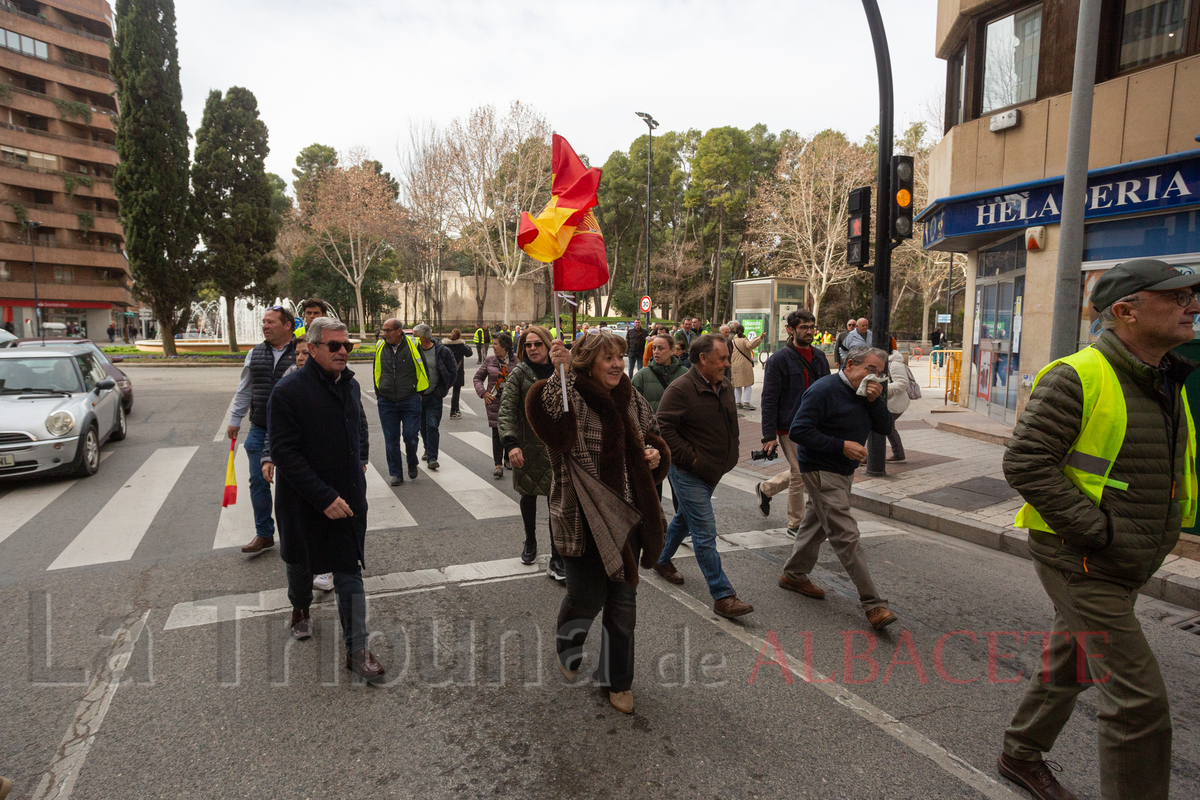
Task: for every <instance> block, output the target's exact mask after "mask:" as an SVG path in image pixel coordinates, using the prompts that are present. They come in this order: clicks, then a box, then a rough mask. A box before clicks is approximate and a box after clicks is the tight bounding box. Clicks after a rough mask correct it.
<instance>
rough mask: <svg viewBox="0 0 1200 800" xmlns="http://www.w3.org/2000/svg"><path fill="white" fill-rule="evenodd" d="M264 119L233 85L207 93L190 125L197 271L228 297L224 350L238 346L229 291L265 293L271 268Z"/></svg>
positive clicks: (274, 226) (249, 96) (274, 220)
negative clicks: (199, 248) (195, 125)
mask: <svg viewBox="0 0 1200 800" xmlns="http://www.w3.org/2000/svg"><path fill="white" fill-rule="evenodd" d="M268 151H269V148H268V147H267V126H266V124H265V123H264V122H263V121H262V120H261V119H260V118H259V116H258V101H257V100H256V99H255V98H254V94H253V93H252V92H251V91H250V90H248V89H243V88H242V87H240V86H234V87H232V88H231V89H230V90H229V91H228V92H226V93H225V97H224V98H222V97H221V93H220V92H219V91H215V90H214V91H212V92H210V93H209V95H208V102H207V103H205V105H204V118H203V120H202V121H201V123H200V128H199V129H198V130H197V131H196V160H195V163H193V164H192V191H193V192H194V199H193V209H194V216H195V219H196V223H197V226H198V228H199V231H200V237H201V238H202V239H203V240H204V251H203V252H202V253H199V254H197V266H198V271H199V274H200V277H201V278H202V279H203V280H207V281H209V282H210V283H211V284H212V285H213V286H214V287H216V289H217V290H218V291H219V292H220V293H221V294H223V295H225V298H226V300H227V303H226V315H227V317H226V325H225V327H226V330H227V331H229V350H230V352H232V353H236V352H237V351H238V347H237V337H236V331H235V329H234V324H233V317H234V302H233V301H234V298H235V297H240V296H244V295H245V294H247V293H248V292H249V291H251V290H252V289H251V287H253V290H252V291H253V293H255V294H257V295H259V296H260V297H264V298H265V293H266V291H267V284H268V282H269V281H270V279H271V277H272V276H273V275H274V274H275V272H276V270H277V269H278V263H277V262H276V261H275V258H274V256H273V252H272V251H273V250H274V247H275V234H276V233H277V232H278V230H279V220H278V216H277V215H276V214H275V213H274V211H273V210H272V200H273V196H272V188H271V183H270V181H269V180H268V179H267V172H266V168H265V167H264V161H265V159H266V157H267V153H268Z"/></svg>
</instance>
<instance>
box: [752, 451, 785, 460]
mask: <svg viewBox="0 0 1200 800" xmlns="http://www.w3.org/2000/svg"><path fill="white" fill-rule="evenodd" d="M750 458H751V459H752V460H754V461H774V460H775V459H777V458H779V450H778V449H776V450H771V451H770V452H768V451H766V450H751V451H750Z"/></svg>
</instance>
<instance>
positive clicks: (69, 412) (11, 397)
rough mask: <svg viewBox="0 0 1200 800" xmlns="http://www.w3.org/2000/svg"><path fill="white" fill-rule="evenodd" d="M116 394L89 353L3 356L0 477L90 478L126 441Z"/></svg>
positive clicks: (48, 351) (75, 349) (64, 350)
mask: <svg viewBox="0 0 1200 800" xmlns="http://www.w3.org/2000/svg"><path fill="white" fill-rule="evenodd" d="M127 432H128V430H127V423H126V420H125V409H124V408H123V407H122V405H121V391H120V389H118V388H117V384H116V382H115V381H114V380H113V379H112V378H110V377H108V375H107V374H106V373H105V371H104V367H103V366H102V365H101V364H100V363H99V360H98V359H96V358H95V356H94V355H93V354H92V352H91V350H90V349H89V348H86V347H66V348H61V349H57V348H56V349H53V350H51V349H46V350H42V349H41V348H38V349H36V350H11V349H5V350H0V478H6V477H10V476H22V477H24V476H29V475H51V474H59V473H74V474H76V475H79V476H81V477H87V476H90V475H95V474H96V470H98V469H99V468H100V447H101V445H103V444H104V443H106V442H109V441H113V442H116V441H120V440H121V439H124V438H125V435H126V433H127Z"/></svg>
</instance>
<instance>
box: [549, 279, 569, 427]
mask: <svg viewBox="0 0 1200 800" xmlns="http://www.w3.org/2000/svg"><path fill="white" fill-rule="evenodd" d="M557 265H558V262H557V261H555V262H553V263H552V264H551V265H550V293H551V294H552V295H554V325H553V326H552V327H553V328H554V330H555V332H556V333H557V334H558V340H559V341H560V342H561V341H563V335H562V319H560V318H559V316H558V287H557V286H555V285H554V283H555V281H554V278H555V274H554V270H555V269H556V267H557ZM558 380H559V381H560V382H561V383H562V398H563V411H564V412H567V411H570V410H571V409H570V408H569V407H568V406H567V368H566V367H565V366H563V365H562V364H559V365H558Z"/></svg>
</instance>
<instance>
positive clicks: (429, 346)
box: [413, 322, 458, 470]
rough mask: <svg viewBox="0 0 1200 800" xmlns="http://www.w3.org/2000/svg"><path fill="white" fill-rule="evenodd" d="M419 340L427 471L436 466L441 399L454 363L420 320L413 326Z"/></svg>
mask: <svg viewBox="0 0 1200 800" xmlns="http://www.w3.org/2000/svg"><path fill="white" fill-rule="evenodd" d="M413 333H415V334H416V335H417V339H418V341H419V343H420V350H421V359H422V360H423V361H424V362H425V374H426V375H427V376H428V378H429V387H428V388H427V389H426V390H425V391H423V392H421V441H422V442H424V443H425V455H424V456H422V458H423V459H424V460H425V461H427V462H428V463H429V468H430V469H431V470H436V469H437V468H438V444H440V442H441V431H440V428H441V424H442V400H443V399H444V398H445V397H446V394H447V392H449V391H450V384H451V382H452V381H453V380H454V376H455V375H457V374H458V365H457V363H456V362H455V360H454V354H453V353H451V352H450V348H448V347H446V346H445V345H444V344H442V343H441V342H436V341H434V340H433V329H432V328H430V327H429V326H428V325H426V324H425V323H424V322H422V323H421V324H420V325H417V326H415V327H413Z"/></svg>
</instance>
